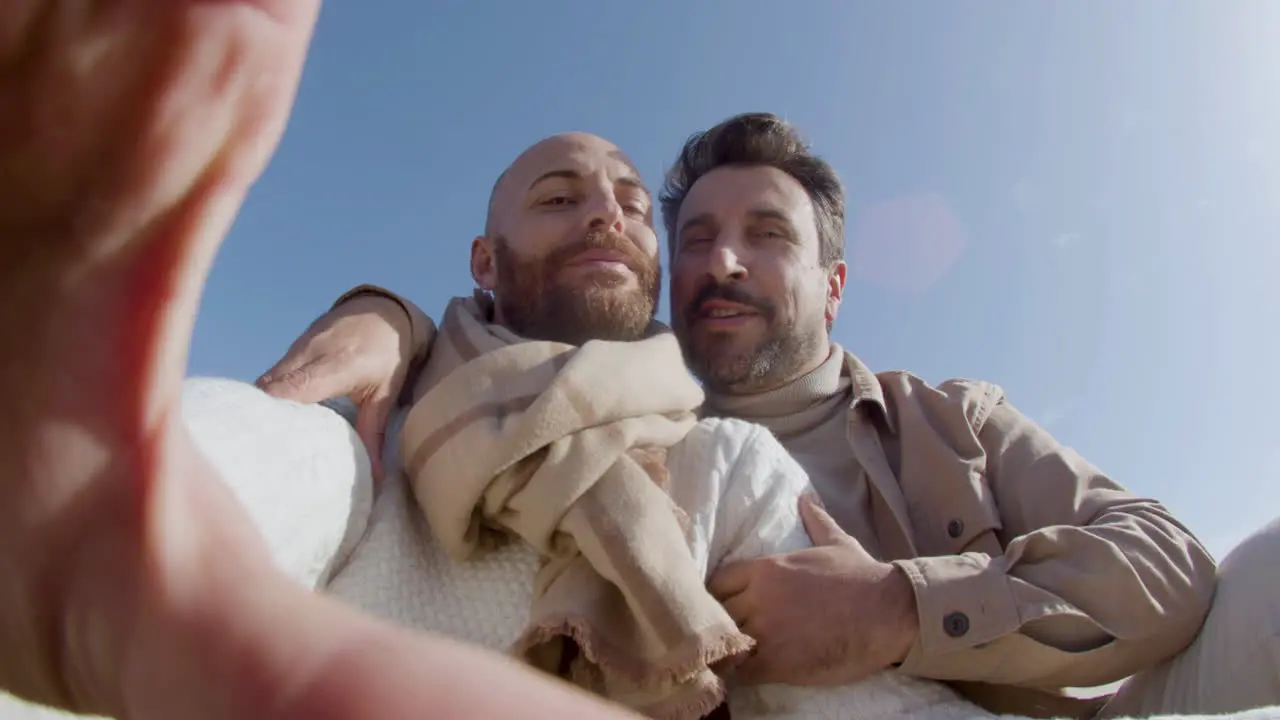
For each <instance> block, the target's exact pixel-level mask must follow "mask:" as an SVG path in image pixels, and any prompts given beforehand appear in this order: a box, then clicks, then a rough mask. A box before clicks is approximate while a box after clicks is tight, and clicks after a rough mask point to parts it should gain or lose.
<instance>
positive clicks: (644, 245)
mask: <svg viewBox="0 0 1280 720" xmlns="http://www.w3.org/2000/svg"><path fill="white" fill-rule="evenodd" d="M629 234H630V236H631V241H632V242H634V243H635V244H636V247H638V248H640V249H641V250H643V251H644V254H646V255H648V256H649V257H653V258H656V257H658V250H659V249H658V235H657V233H655V232H654V231H653V228H651V227H648V226H647V225H640V226H639V227H638V228H636V229H635V230H634V231H633V232H631V233H629Z"/></svg>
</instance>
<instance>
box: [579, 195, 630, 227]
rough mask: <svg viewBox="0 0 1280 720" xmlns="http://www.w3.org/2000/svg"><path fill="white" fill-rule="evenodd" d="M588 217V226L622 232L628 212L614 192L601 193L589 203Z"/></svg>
mask: <svg viewBox="0 0 1280 720" xmlns="http://www.w3.org/2000/svg"><path fill="white" fill-rule="evenodd" d="M588 212H589V213H590V215H589V216H588V218H587V226H588V227H589V228H591V229H592V230H611V231H613V232H616V233H620V232H622V230H623V225H622V221H623V218H624V217H625V216H626V214H625V213H624V212H623V210H622V205H621V204H620V203H619V202H618V199H617V198H615V197H614V196H613V193H608V194H607V195H606V194H601V195H600V196H598V197H596V198H595V199H594V200H593V201H592V202H591V203H590V205H589V207H588Z"/></svg>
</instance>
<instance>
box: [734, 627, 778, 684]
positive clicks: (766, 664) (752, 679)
mask: <svg viewBox="0 0 1280 720" xmlns="http://www.w3.org/2000/svg"><path fill="white" fill-rule="evenodd" d="M748 634H750V633H748ZM752 637H754V636H752ZM780 669H781V668H780V666H779V663H778V662H777V660H776V658H775V656H774V654H773V653H771V652H770V648H769V647H768V645H767V644H766V643H761V642H759V639H758V638H757V645H756V647H755V650H754V651H753V652H752V653H751V655H749V656H748V657H747V659H746V660H744V661H743V662H742V664H741V665H739V666H738V667H737V669H736V671H735V679H736V680H737V681H738V682H739V683H741V684H743V685H766V684H769V683H776V682H780V681H782V680H783V679H784V678H783V674H782V673H781V672H780Z"/></svg>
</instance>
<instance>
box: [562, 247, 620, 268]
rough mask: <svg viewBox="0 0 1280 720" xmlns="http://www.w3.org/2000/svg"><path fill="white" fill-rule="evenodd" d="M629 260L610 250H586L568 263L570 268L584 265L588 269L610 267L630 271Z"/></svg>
mask: <svg viewBox="0 0 1280 720" xmlns="http://www.w3.org/2000/svg"><path fill="white" fill-rule="evenodd" d="M629 260H630V258H628V257H627V256H626V255H624V254H622V253H620V252H614V251H612V250H588V251H586V252H584V253H582V254H581V255H577V256H575V257H574V258H573V259H572V260H570V261H569V262H568V265H569V266H570V267H574V266H582V265H586V266H589V267H611V268H618V269H623V268H625V269H627V270H630V269H631V263H630V262H629Z"/></svg>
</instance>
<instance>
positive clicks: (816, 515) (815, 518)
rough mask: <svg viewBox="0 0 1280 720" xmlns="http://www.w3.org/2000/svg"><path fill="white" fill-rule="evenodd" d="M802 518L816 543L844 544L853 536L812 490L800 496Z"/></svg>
mask: <svg viewBox="0 0 1280 720" xmlns="http://www.w3.org/2000/svg"><path fill="white" fill-rule="evenodd" d="M800 520H801V522H803V523H804V529H805V532H807V533H809V539H810V540H812V541H813V544H814V545H818V546H822V545H842V544H845V543H847V542H849V541H852V540H853V538H851V537H850V536H849V535H848V534H847V533H845V531H844V530H842V529H840V525H839V524H837V523H836V521H835V519H834V518H832V517H831V514H830V513H828V512H827V509H826V508H825V507H823V505H822V499H821V498H819V497H818V494H817V493H816V492H813V491H812V490H810V491H809V492H806V493H805V494H803V495H801V496H800Z"/></svg>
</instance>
